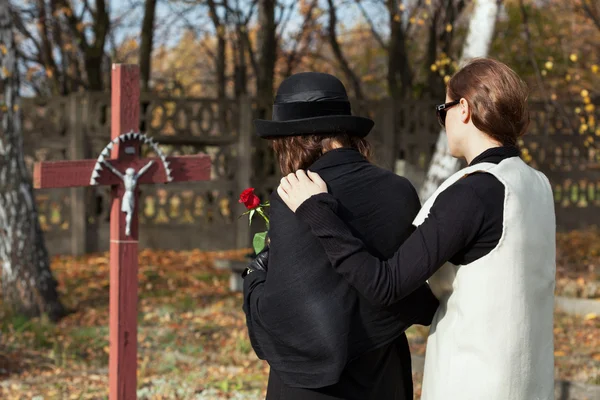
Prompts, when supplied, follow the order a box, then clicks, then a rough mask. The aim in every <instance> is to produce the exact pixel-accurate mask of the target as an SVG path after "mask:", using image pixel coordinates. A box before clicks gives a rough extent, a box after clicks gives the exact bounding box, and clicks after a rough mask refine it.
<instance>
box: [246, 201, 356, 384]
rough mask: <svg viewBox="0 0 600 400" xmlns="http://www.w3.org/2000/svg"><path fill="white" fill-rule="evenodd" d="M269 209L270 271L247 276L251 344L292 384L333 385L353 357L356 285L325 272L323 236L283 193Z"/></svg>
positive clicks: (326, 262) (248, 321)
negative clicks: (350, 353) (351, 341)
mask: <svg viewBox="0 0 600 400" xmlns="http://www.w3.org/2000/svg"><path fill="white" fill-rule="evenodd" d="M269 211H270V217H271V218H270V219H271V221H270V222H271V224H270V230H269V236H270V238H271V243H270V249H269V262H268V265H269V268H268V271H267V272H262V271H255V272H251V273H250V274H248V275H247V276H246V277H245V279H244V304H243V309H244V313H245V314H246V325H247V327H248V333H249V337H250V341H251V344H252V347H253V348H254V350H255V351H256V354H257V356H258V357H259V358H261V359H263V360H267V361H268V362H269V364H270V366H271V368H273V369H274V370H276V371H277V374H278V376H279V377H280V379H282V381H283V382H284V383H285V384H286V385H288V386H291V387H306V388H311V387H323V386H327V385H330V384H333V383H335V382H336V381H337V379H338V377H339V375H340V374H341V372H342V371H343V369H344V368H345V365H346V363H347V361H348V353H347V349H348V329H349V326H350V320H349V318H350V315H351V314H350V312H348V309H349V308H351V307H352V306H353V305H352V304H353V303H352V302H351V301H350V294H351V293H352V288H351V287H349V285H345V284H344V285H340V284H339V283H340V282H341V281H342V279H341V277H339V276H338V275H337V274H325V275H326V276H323V275H324V274H323V271H327V269H326V268H327V266H328V265H329V260H328V259H327V257H325V254H324V251H323V249H322V248H321V246H320V244H319V242H318V239H316V238H315V237H314V236H313V235H312V233H311V231H310V227H309V226H308V225H307V224H305V223H303V222H302V221H300V220H299V219H298V217H297V216H296V215H295V214H294V213H293V212H292V211H290V210H289V208H288V207H287V206H286V205H285V204H284V203H283V202H282V201H281V200H280V199H278V196H272V197H271V208H270V210H269ZM315 245H316V246H317V248H314V246H315ZM319 260H320V261H319ZM315 265H320V268H318V267H315V268H311V267H313V266H315Z"/></svg>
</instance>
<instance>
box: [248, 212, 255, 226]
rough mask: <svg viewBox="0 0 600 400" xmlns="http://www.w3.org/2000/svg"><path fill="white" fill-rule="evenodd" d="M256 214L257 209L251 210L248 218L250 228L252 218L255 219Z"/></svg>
mask: <svg viewBox="0 0 600 400" xmlns="http://www.w3.org/2000/svg"><path fill="white" fill-rule="evenodd" d="M255 212H256V209H254V210H250V217H248V226H250V225H252V217H254V213H255Z"/></svg>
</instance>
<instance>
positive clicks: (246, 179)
mask: <svg viewBox="0 0 600 400" xmlns="http://www.w3.org/2000/svg"><path fill="white" fill-rule="evenodd" d="M238 104H239V121H238V123H239V128H238V135H239V137H238V142H237V144H236V147H235V149H236V153H237V157H236V160H237V165H236V167H237V168H236V171H235V176H236V185H235V187H236V188H237V193H235V197H234V200H235V199H237V195H239V194H240V193H241V192H242V191H243V190H244V189H246V188H248V187H250V180H251V174H252V102H251V99H250V97H248V96H247V95H242V96H240V97H239V99H238ZM234 209H235V205H234ZM236 223H237V226H236V238H235V243H236V247H237V248H238V249H241V248H246V247H250V227H249V225H248V220H247V219H246V218H240V219H238V220H237V222H236Z"/></svg>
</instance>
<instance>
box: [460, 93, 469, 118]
mask: <svg viewBox="0 0 600 400" xmlns="http://www.w3.org/2000/svg"><path fill="white" fill-rule="evenodd" d="M470 119H471V107H469V102H468V101H467V99H465V98H461V99H460V120H461V121H462V122H463V123H464V124H466V123H468V122H469V120H470Z"/></svg>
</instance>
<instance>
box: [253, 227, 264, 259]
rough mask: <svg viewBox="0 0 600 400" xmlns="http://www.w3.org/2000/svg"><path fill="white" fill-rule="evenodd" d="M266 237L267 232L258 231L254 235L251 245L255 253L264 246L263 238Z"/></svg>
mask: <svg viewBox="0 0 600 400" xmlns="http://www.w3.org/2000/svg"><path fill="white" fill-rule="evenodd" d="M266 238H267V232H266V231H265V232H258V233H257V234H255V235H254V239H253V240H252V247H254V252H255V253H256V254H258V253H260V252H261V251H263V249H264V248H265V240H266Z"/></svg>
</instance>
